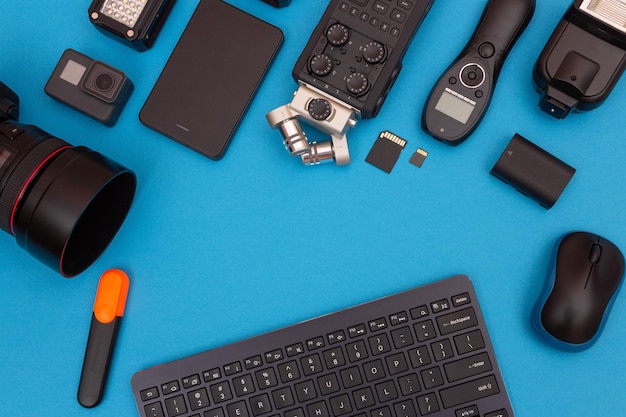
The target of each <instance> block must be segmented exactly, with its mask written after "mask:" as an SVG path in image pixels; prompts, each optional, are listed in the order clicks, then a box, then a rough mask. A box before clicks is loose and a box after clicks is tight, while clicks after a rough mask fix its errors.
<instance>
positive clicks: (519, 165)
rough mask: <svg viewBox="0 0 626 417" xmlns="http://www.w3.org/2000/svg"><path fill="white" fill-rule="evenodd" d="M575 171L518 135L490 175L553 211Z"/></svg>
mask: <svg viewBox="0 0 626 417" xmlns="http://www.w3.org/2000/svg"><path fill="white" fill-rule="evenodd" d="M575 172H576V170H575V169H574V168H572V167H571V166H569V165H568V164H566V163H565V162H563V161H561V160H560V159H558V158H556V157H555V156H553V155H551V154H550V153H548V152H546V151H545V150H543V149H541V148H540V147H538V146H537V145H535V144H534V143H532V142H530V141H528V140H527V139H525V138H524V137H522V136H520V135H518V134H517V133H516V134H515V135H514V136H513V138H512V139H511V141H510V142H509V144H508V145H507V147H506V149H505V150H504V152H503V153H502V155H501V156H500V158H499V159H498V161H497V162H496V164H495V165H494V167H493V168H492V169H491V175H493V176H494V177H496V178H498V179H500V180H502V181H503V182H505V183H507V184H509V185H511V186H513V187H514V188H515V189H516V190H518V191H519V192H521V193H522V194H524V195H526V196H528V197H530V198H532V199H533V200H535V201H537V202H538V203H539V204H541V206H543V207H544V208H546V209H549V208H551V207H552V206H553V205H554V203H556V201H557V200H558V198H559V197H560V196H561V194H562V193H563V190H564V189H565V187H566V186H567V184H568V183H569V181H570V180H571V179H572V177H573V176H574V173H575Z"/></svg>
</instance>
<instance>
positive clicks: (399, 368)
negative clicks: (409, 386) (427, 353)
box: [385, 352, 409, 375]
mask: <svg viewBox="0 0 626 417" xmlns="http://www.w3.org/2000/svg"><path fill="white" fill-rule="evenodd" d="M385 362H387V369H388V370H389V375H396V374H400V373H402V372H405V371H407V370H408V369H409V365H408V364H407V362H406V357H405V356H404V353H403V352H399V353H396V354H395V355H391V356H387V357H386V358H385Z"/></svg>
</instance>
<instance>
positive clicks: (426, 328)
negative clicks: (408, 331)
mask: <svg viewBox="0 0 626 417" xmlns="http://www.w3.org/2000/svg"><path fill="white" fill-rule="evenodd" d="M413 328H414V329H415V334H416V335H417V340H418V341H419V342H423V341H425V340H428V339H434V338H435V337H437V333H435V326H434V324H433V321H432V320H424V321H422V322H419V323H417V324H416V325H415V326H413Z"/></svg>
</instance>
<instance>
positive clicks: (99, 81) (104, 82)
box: [96, 73, 115, 91]
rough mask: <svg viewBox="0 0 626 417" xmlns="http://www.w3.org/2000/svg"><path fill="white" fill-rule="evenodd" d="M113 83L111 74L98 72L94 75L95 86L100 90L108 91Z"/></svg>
mask: <svg viewBox="0 0 626 417" xmlns="http://www.w3.org/2000/svg"><path fill="white" fill-rule="evenodd" d="M114 85H115V80H114V79H113V77H112V76H111V74H106V73H103V74H100V75H98V76H97V77H96V87H98V88H99V89H100V90H102V91H109V90H110V89H111V88H113V86H114Z"/></svg>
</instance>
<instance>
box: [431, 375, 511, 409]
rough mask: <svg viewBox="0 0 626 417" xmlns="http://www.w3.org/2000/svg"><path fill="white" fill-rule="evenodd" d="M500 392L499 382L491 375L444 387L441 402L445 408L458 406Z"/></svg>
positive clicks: (441, 392)
mask: <svg viewBox="0 0 626 417" xmlns="http://www.w3.org/2000/svg"><path fill="white" fill-rule="evenodd" d="M499 392H500V388H499V387H498V382H497V381H496V378H495V377H494V376H493V375H489V376H486V377H483V378H480V379H477V380H474V381H470V382H465V383H463V384H459V385H456V386H454V387H451V388H445V389H442V390H441V391H440V392H439V394H440V395H441V402H443V406H444V407H445V408H450V407H456V406H457V405H461V404H464V403H468V402H470V401H476V400H478V399H480V398H485V397H489V396H490V395H495V394H498V393H499Z"/></svg>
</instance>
